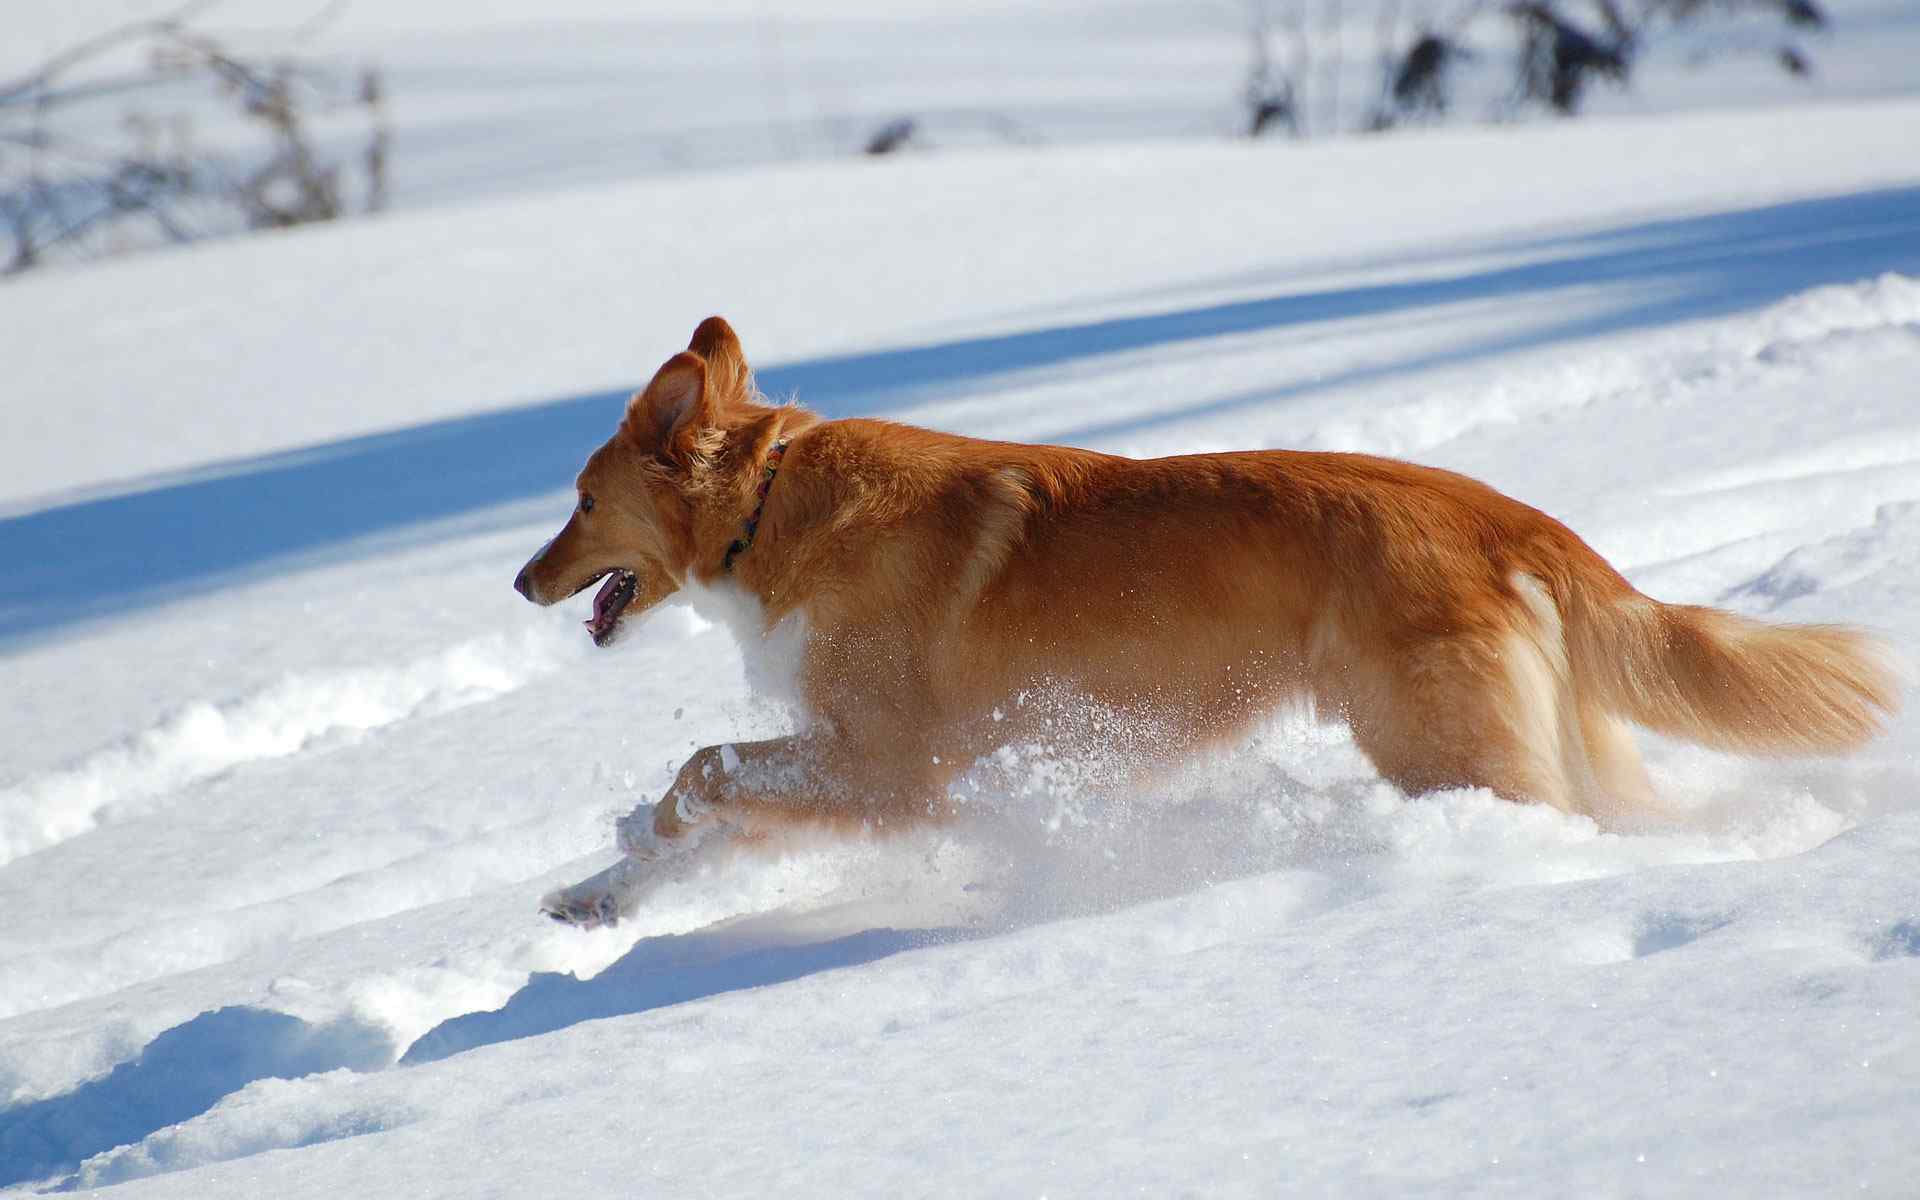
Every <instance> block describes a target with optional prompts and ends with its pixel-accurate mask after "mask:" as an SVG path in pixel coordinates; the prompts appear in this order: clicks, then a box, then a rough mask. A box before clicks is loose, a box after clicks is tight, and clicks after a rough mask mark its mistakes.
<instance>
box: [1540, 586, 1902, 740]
mask: <svg viewBox="0 0 1920 1200" xmlns="http://www.w3.org/2000/svg"><path fill="white" fill-rule="evenodd" d="M1583 599H1586V600H1587V603H1584V604H1581V605H1580V606H1579V607H1580V609H1582V610H1583V611H1582V612H1580V613H1579V615H1578V616H1577V617H1576V619H1575V620H1574V621H1573V622H1571V624H1572V626H1573V628H1571V629H1570V630H1569V634H1570V637H1569V642H1570V646H1569V649H1570V650H1571V651H1572V656H1573V671H1574V676H1575V678H1576V681H1577V686H1580V687H1581V689H1582V690H1583V691H1589V692H1597V693H1598V696H1597V697H1596V698H1597V699H1598V700H1599V701H1600V704H1601V705H1602V706H1603V707H1604V708H1606V709H1609V710H1611V711H1613V712H1615V713H1618V714H1619V715H1621V716H1623V717H1625V718H1627V719H1628V720H1630V721H1633V722H1635V723H1637V724H1640V725H1644V726H1646V727H1647V728H1649V729H1653V730H1656V731H1658V732H1660V733H1664V734H1669V735H1671V736H1673V737H1678V738H1684V739H1686V740H1688V741H1693V742H1699V743H1702V744H1704V745H1708V746H1713V747H1716V748H1719V749H1723V750H1735V751H1740V752H1742V753H1747V754H1823V753H1831V752H1834V751H1840V750H1848V749H1852V748H1854V747H1856V746H1859V745H1861V744H1862V743H1864V742H1866V741H1868V740H1870V739H1871V738H1873V737H1875V736H1876V735H1877V734H1879V733H1880V732H1881V731H1882V730H1883V729H1884V728H1885V725H1886V722H1887V719H1888V718H1889V717H1891V716H1892V715H1893V713H1894V712H1895V710H1896V709H1898V707H1899V704H1900V678H1899V674H1898V672H1897V671H1896V670H1895V668H1894V666H1893V662H1892V655H1891V653H1890V652H1889V650H1888V649H1887V647H1886V646H1885V645H1884V644H1883V643H1881V642H1879V641H1878V640H1877V639H1875V638H1873V637H1872V636H1870V635H1868V634H1866V633H1863V632H1861V631H1860V630H1857V629H1849V628H1846V627H1844V626H1838V625H1770V624H1766V623H1764V622H1760V621H1754V620H1750V619H1748V618H1746V617H1742V616H1739V615H1737V614H1735V613H1730V612H1724V611H1722V610H1720V609H1715V608H1701V607H1697V606H1693V605H1679V604H1662V603H1660V602H1658V601H1656V600H1652V599H1649V598H1647V597H1645V596H1642V595H1640V594H1638V593H1637V592H1633V591H1631V590H1630V589H1629V590H1628V591H1627V592H1626V593H1625V594H1624V595H1622V594H1620V593H1618V592H1616V593H1614V594H1612V595H1607V596H1604V597H1595V596H1593V595H1592V593H1589V594H1588V596H1587V597H1583Z"/></svg>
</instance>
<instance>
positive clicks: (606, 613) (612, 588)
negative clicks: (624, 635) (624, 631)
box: [587, 571, 624, 637]
mask: <svg viewBox="0 0 1920 1200" xmlns="http://www.w3.org/2000/svg"><path fill="white" fill-rule="evenodd" d="M623 579H624V576H622V575H621V573H620V572H618V571H615V572H614V573H613V574H611V575H609V576H607V581H606V582H605V583H603V584H601V585H600V590H599V591H597V592H595V593H594V594H593V616H591V617H589V618H587V628H588V629H590V630H592V631H593V634H594V636H595V637H598V636H600V635H601V634H603V633H605V632H606V631H607V630H608V629H610V628H612V627H613V620H614V618H615V617H617V616H619V615H620V613H619V609H618V606H617V605H616V604H615V603H614V597H616V596H618V595H619V594H620V584H621V582H622V581H623Z"/></svg>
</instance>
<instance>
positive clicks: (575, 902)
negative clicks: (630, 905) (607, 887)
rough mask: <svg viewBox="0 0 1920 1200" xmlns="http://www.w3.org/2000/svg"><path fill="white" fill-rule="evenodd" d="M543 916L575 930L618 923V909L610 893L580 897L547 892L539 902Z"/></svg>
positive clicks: (561, 892) (576, 894) (573, 893)
mask: <svg viewBox="0 0 1920 1200" xmlns="http://www.w3.org/2000/svg"><path fill="white" fill-rule="evenodd" d="M540 911H541V913H542V914H544V915H545V916H547V917H549V918H551V919H553V920H555V921H559V922H560V923H561V924H563V925H571V926H573V927H574V928H575V929H599V928H601V927H602V926H607V925H617V924H619V923H620V909H619V906H618V905H617V904H616V903H615V902H614V898H613V895H612V893H610V892H600V893H597V894H590V895H581V894H578V893H575V892H573V891H571V890H570V889H569V890H565V891H558V892H549V893H547V894H546V895H545V896H544V897H542V898H541V900H540Z"/></svg>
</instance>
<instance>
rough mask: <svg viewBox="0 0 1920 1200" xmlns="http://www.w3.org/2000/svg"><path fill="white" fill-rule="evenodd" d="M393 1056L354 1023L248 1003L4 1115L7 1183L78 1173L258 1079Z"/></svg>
mask: <svg viewBox="0 0 1920 1200" xmlns="http://www.w3.org/2000/svg"><path fill="white" fill-rule="evenodd" d="M392 1054H393V1047H392V1045H391V1043H390V1041H389V1039H388V1037H387V1035H386V1034H385V1033H384V1032H382V1031H380V1030H378V1029H374V1028H372V1027H370V1026H367V1025H362V1024H360V1023H358V1022H355V1021H352V1020H347V1019H342V1020H339V1021H335V1022H332V1023H330V1024H326V1025H318V1026H316V1025H310V1024H308V1023H307V1022H305V1021H302V1020H300V1019H299V1018H298V1017H292V1016H288V1015H287V1014H285V1013H278V1012H272V1011H269V1010H267V1009H264V1008H249V1007H232V1008H220V1009H215V1010H213V1011H212V1012H204V1013H201V1014H200V1015H199V1016H197V1017H195V1018H193V1019H192V1020H191V1021H188V1022H186V1023H184V1024H181V1025H176V1026H174V1027H173V1028H172V1029H168V1030H166V1031H165V1032H163V1033H161V1034H160V1035H159V1036H158V1037H156V1038H154V1039H153V1041H151V1042H149V1043H148V1044H147V1047H146V1049H144V1050H142V1051H141V1052H140V1056H139V1057H138V1058H135V1059H132V1060H130V1061H128V1062H123V1063H121V1064H120V1065H119V1066H117V1067H115V1068H114V1069H113V1070H112V1071H111V1072H110V1073H108V1074H106V1075H104V1076H102V1077H100V1078H99V1079H94V1080H90V1081H88V1082H86V1083H83V1084H81V1085H80V1086H79V1087H77V1088H75V1089H74V1090H73V1091H70V1092H67V1093H66V1094H64V1095H60V1096H52V1097H49V1098H47V1099H45V1100H33V1101H28V1102H27V1103H24V1104H16V1105H13V1106H11V1107H9V1108H5V1109H0V1187H8V1186H11V1185H13V1184H17V1183H24V1182H27V1181H29V1180H35V1179H44V1178H46V1177H48V1176H50V1175H54V1174H57V1173H60V1172H62V1171H69V1170H72V1169H73V1168H75V1167H77V1166H79V1165H80V1163H81V1162H82V1161H83V1160H85V1159H87V1158H89V1157H91V1156H93V1155H95V1154H99V1153H101V1152H102V1151H105V1150H111V1149H113V1148H114V1147H115V1146H125V1145H129V1144H131V1143H134V1142H138V1141H139V1140H140V1139H142V1138H144V1137H146V1136H147V1135H148V1134H150V1133H153V1132H155V1131H156V1130H160V1129H165V1128H166V1127H167V1126H169V1125H177V1124H179V1123H180V1122H182V1121H186V1120H190V1119H192V1118H194V1117H197V1116H199V1115H200V1114H201V1113H203V1112H206V1111H207V1110H208V1109H210V1108H212V1107H213V1106H214V1105H215V1104H217V1103H219V1101H220V1099H221V1098H222V1097H224V1096H226V1095H228V1094H230V1093H232V1092H236V1091H238V1090H240V1089H241V1088H243V1087H245V1086H246V1085H247V1084H249V1083H252V1082H254V1081H255V1080H257V1079H296V1078H299V1077H300V1076H302V1075H311V1074H314V1073H315V1072H319V1071H332V1070H336V1069H339V1068H341V1067H346V1068H349V1069H351V1070H355V1071H370V1070H377V1069H379V1068H380V1067H384V1066H386V1065H387V1063H388V1062H389V1061H390V1060H391V1058H392Z"/></svg>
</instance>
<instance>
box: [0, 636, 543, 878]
mask: <svg viewBox="0 0 1920 1200" xmlns="http://www.w3.org/2000/svg"><path fill="white" fill-rule="evenodd" d="M565 632H568V633H570V632H571V631H570V630H569V631H565ZM578 653H579V647H578V646H577V645H575V644H574V639H570V638H567V637H566V636H565V635H564V633H563V632H561V631H559V630H556V629H553V628H549V627H544V626H543V627H537V628H529V629H526V630H523V631H521V632H519V633H517V634H511V635H507V634H494V635H489V636H486V637H481V638H475V639H472V640H470V641H466V642H461V643H459V644H457V645H454V646H451V647H449V648H447V649H445V650H441V651H439V652H438V653H435V654H432V655H428V656H426V657H424V658H420V659H416V660H414V661H412V662H408V663H403V664H400V665H398V666H392V667H363V668H358V669H353V670H345V671H328V672H316V673H313V674H306V675H293V676H289V677H287V678H286V679H284V680H282V681H280V682H279V683H277V684H274V685H272V686H270V687H267V688H263V689H261V690H260V691H257V692H255V693H253V694H252V695H248V696H243V697H241V698H239V699H236V700H229V701H225V702H220V703H211V702H207V701H200V702H196V703H193V704H189V705H187V706H185V707H184V708H181V709H179V710H178V711H176V712H175V713H173V715H171V716H169V717H167V718H166V719H165V720H163V721H160V722H159V723H157V724H155V725H154V726H152V727H151V728H148V729H146V730H143V731H141V732H139V733H137V734H134V735H132V736H130V737H127V738H125V739H124V740H122V741H120V742H117V743H115V744H114V745H111V746H107V747H105V748H103V749H100V750H97V751H95V752H94V753H92V754H89V755H87V756H86V757H84V758H82V759H81V760H80V761H78V762H76V763H74V764H72V765H71V766H68V767H65V768H62V769H59V770H55V771H49V772H46V773H44V774H41V775H39V776H36V777H30V778H28V779H25V780H23V781H21V782H19V783H17V784H15V785H14V786H12V787H10V788H7V789H6V790H4V791H0V865H4V864H6V863H9V862H12V861H13V860H14V859H16V858H19V857H21V856H22V855H26V854H31V853H33V852H34V851H37V850H44V849H46V848H47V847H49V846H53V845H57V844H59V843H61V842H64V841H66V840H68V839H70V838H74V837H78V836H80V835H82V834H85V833H88V832H90V831H92V830H94V829H96V828H98V827H100V826H101V825H103V824H106V823H108V822H111V821H115V820H120V819H124V818H126V817H128V816H130V815H133V814H135V813H139V812H145V811H149V810H150V809H152V808H153V807H154V806H155V805H156V804H157V803H158V802H160V801H162V800H163V799H164V798H165V797H167V796H168V795H170V794H173V793H175V792H178V791H179V790H180V789H182V788H185V787H188V786H190V785H192V784H194V783H196V782H198V781H200V780H203V779H206V778H208V777H210V776H213V775H217V774H219V773H220V772H222V771H227V770H230V769H232V768H234V767H238V766H242V765H244V764H247V763H251V762H259V761H261V760H263V759H272V758H284V757H287V756H289V755H293V754H300V753H302V752H304V751H307V750H314V749H322V748H325V747H327V746H329V745H337V744H341V743H343V742H346V741H350V740H353V739H355V738H358V737H361V736H364V735H366V734H368V733H371V732H373V731H375V730H378V729H382V728H385V727H387V726H390V725H394V724H397V723H399V722H402V721H408V720H411V719H413V718H416V717H425V716H432V715H434V714H436V713H443V712H449V711H451V710H453V709H456V708H462V707H465V706H466V705H469V704H479V703H482V702H485V701H487V700H492V699H495V698H497V697H499V696H502V695H505V694H506V693H508V692H511V691H514V690H516V689H517V688H520V687H522V686H524V685H525V684H526V683H527V682H529V681H530V680H532V679H534V678H536V677H537V676H540V675H543V674H546V673H547V672H549V671H551V670H554V669H555V668H557V667H558V666H559V665H560V664H561V663H562V662H563V661H565V660H566V659H567V658H568V657H570V656H577V655H578Z"/></svg>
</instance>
